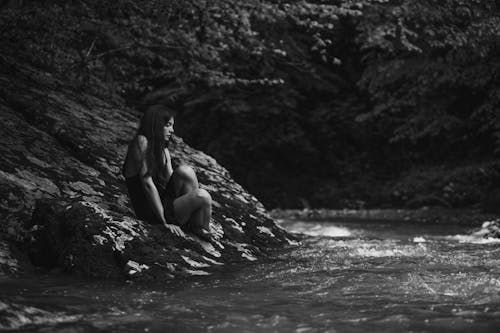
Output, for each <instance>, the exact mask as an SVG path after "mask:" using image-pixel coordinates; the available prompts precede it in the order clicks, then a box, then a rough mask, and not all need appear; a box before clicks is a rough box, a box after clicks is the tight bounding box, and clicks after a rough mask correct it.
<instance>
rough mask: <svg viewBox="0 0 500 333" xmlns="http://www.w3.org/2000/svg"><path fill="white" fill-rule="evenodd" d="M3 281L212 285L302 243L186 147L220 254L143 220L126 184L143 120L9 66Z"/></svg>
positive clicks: (4, 116) (2, 155) (1, 175)
mask: <svg viewBox="0 0 500 333" xmlns="http://www.w3.org/2000/svg"><path fill="white" fill-rule="evenodd" d="M0 85H1V89H0V121H1V122H2V124H3V130H2V131H1V133H0V218H1V221H2V223H1V225H0V272H3V273H6V274H21V273H23V272H30V271H33V264H35V265H36V266H42V267H45V268H47V269H51V270H53V269H56V270H58V271H64V272H68V273H75V274H81V275H85V276H92V277H100V278H106V277H114V278H130V277H132V276H134V277H139V276H143V277H145V278H147V279H156V278H165V277H169V276H172V277H173V276H178V275H186V274H188V275H189V274H191V275H197V274H200V275H203V274H209V273H210V272H209V271H210V269H211V267H219V266H221V265H223V264H228V263H231V262H238V261H241V260H244V261H253V260H255V259H257V258H258V257H261V256H263V255H265V254H266V251H267V249H268V248H269V247H274V246H282V245H284V244H287V243H288V241H289V240H291V236H289V235H287V233H286V232H285V231H283V230H282V229H280V228H279V227H278V226H276V224H275V223H274V221H273V219H272V218H271V217H270V216H269V215H268V213H267V212H266V210H265V209H264V207H263V205H262V204H261V203H260V202H259V201H258V200H257V199H256V198H255V197H253V196H252V195H250V194H249V193H248V192H246V191H245V190H244V189H243V188H242V187H241V186H240V185H238V184H237V183H236V182H234V181H233V179H232V178H231V175H230V174H229V172H228V171H227V170H226V169H224V168H223V167H221V166H220V165H219V164H218V163H217V161H215V160H214V159H213V158H211V157H210V156H207V155H205V154H204V153H202V152H200V151H196V150H194V149H192V148H190V147H189V146H188V145H187V144H185V143H184V142H183V141H182V139H180V138H178V137H175V138H174V139H173V142H172V144H171V147H170V148H171V152H172V158H173V164H174V166H176V165H180V164H189V165H190V166H192V167H193V168H194V169H195V171H196V172H197V175H198V178H199V181H200V184H201V186H202V187H203V188H205V189H207V190H208V191H209V192H210V193H211V195H212V198H213V204H214V210H213V217H214V219H213V227H214V230H215V231H216V237H214V240H213V241H212V242H210V243H206V242H202V241H201V240H199V239H197V238H196V237H192V236H189V235H188V236H187V237H186V238H179V237H174V236H173V235H171V234H169V232H168V231H167V230H165V229H164V228H160V227H156V226H150V225H147V224H144V223H143V222H142V221H139V220H137V219H135V218H134V217H133V213H132V211H131V209H130V207H131V206H130V204H129V202H128V198H127V195H126V190H125V187H124V181H123V178H122V176H121V173H120V165H121V163H122V161H123V158H124V154H125V150H126V145H127V142H128V140H129V139H130V138H131V137H132V135H133V134H134V131H135V126H136V123H137V121H138V117H139V114H138V113H136V112H135V111H133V110H130V109H128V108H126V107H125V106H124V105H118V106H117V105H111V104H109V103H107V102H106V101H104V100H102V99H99V98H97V97H95V96H92V95H88V94H85V93H82V92H80V91H78V90H77V89H75V88H74V87H73V88H71V87H69V86H67V85H65V82H63V81H60V80H59V79H58V78H57V77H54V76H53V75H52V74H51V73H49V72H43V71H41V70H39V69H35V68H33V67H31V66H29V65H27V64H23V63H20V62H18V61H17V60H15V59H11V58H1V57H0Z"/></svg>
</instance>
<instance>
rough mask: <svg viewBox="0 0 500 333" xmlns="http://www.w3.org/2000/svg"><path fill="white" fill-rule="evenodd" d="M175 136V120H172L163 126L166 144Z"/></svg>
mask: <svg viewBox="0 0 500 333" xmlns="http://www.w3.org/2000/svg"><path fill="white" fill-rule="evenodd" d="M172 134H174V118H170V120H169V121H167V123H166V124H165V126H163V138H164V139H165V142H168V141H169V140H170V138H171V137H172Z"/></svg>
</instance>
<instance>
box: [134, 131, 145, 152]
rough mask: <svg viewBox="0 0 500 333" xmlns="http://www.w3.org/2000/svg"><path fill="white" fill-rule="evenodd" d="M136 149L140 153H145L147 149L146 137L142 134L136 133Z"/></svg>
mask: <svg viewBox="0 0 500 333" xmlns="http://www.w3.org/2000/svg"><path fill="white" fill-rule="evenodd" d="M136 140H137V149H138V151H139V152H141V153H145V152H146V149H148V139H147V138H146V137H145V136H144V135H138V136H137V138H136Z"/></svg>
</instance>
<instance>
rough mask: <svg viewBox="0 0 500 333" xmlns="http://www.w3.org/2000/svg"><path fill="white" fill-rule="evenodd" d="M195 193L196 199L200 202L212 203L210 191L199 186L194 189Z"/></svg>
mask: <svg viewBox="0 0 500 333" xmlns="http://www.w3.org/2000/svg"><path fill="white" fill-rule="evenodd" d="M195 195H196V198H197V199H198V200H200V201H201V202H202V204H204V205H211V204H212V196H210V193H208V191H207V190H205V189H202V188H199V189H196V190H195Z"/></svg>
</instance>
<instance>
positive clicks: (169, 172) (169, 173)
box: [165, 148, 174, 182]
mask: <svg viewBox="0 0 500 333" xmlns="http://www.w3.org/2000/svg"><path fill="white" fill-rule="evenodd" d="M165 167H166V168H167V182H168V180H169V179H170V177H172V174H173V173H174V169H173V168H172V158H171V157H170V151H169V150H168V148H165Z"/></svg>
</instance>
